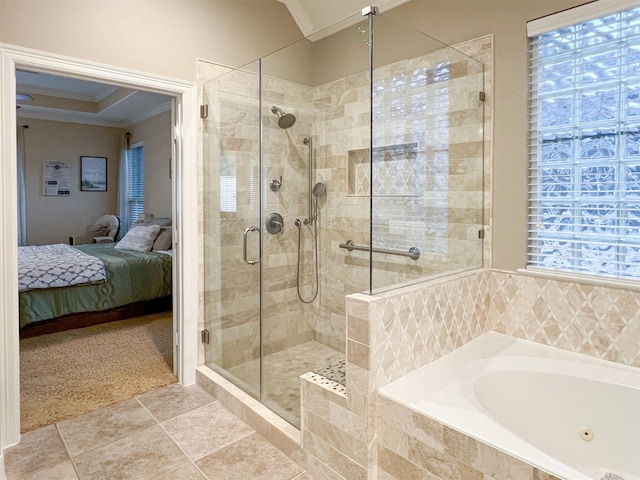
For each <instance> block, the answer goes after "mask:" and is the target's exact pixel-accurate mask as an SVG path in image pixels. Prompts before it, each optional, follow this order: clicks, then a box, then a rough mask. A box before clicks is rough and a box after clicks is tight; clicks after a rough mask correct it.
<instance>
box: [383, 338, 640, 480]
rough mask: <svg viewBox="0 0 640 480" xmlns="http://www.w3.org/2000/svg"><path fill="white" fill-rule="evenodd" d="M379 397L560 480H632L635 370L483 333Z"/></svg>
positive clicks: (639, 459) (638, 440)
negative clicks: (620, 479) (403, 406)
mask: <svg viewBox="0 0 640 480" xmlns="http://www.w3.org/2000/svg"><path fill="white" fill-rule="evenodd" d="M379 393H380V395H382V396H384V397H386V398H388V399H390V400H392V401H394V402H396V403H399V404H402V405H405V406H407V407H408V408H410V409H412V410H413V411H416V412H418V413H420V414H423V415H425V416H427V417H430V418H432V419H434V420H437V421H438V422H440V423H442V424H444V425H447V426H449V427H451V428H453V429H455V430H458V431H460V432H462V433H464V434H466V435H468V436H470V437H473V438H475V439H476V440H479V441H481V442H484V443H486V444H488V445H490V446H492V447H494V448H496V449H499V450H501V451H503V452H505V453H507V454H509V455H511V456H513V457H516V458H518V459H520V460H522V461H524V462H526V463H528V464H530V465H533V466H535V467H537V468H539V469H540V470H543V471H545V472H547V473H550V474H552V475H555V476H556V477H559V478H561V479H566V480H594V479H595V480H600V479H602V478H604V477H605V476H607V477H608V478H622V479H624V480H640V368H634V367H630V366H626V365H622V364H617V363H614V362H607V361H604V360H600V359H597V358H593V357H590V356H587V355H581V354H576V353H572V352H567V351H564V350H560V349H557V348H553V347H548V346H546V345H542V344H538V343H534V342H528V341H526V340H521V339H516V338H513V337H509V336H506V335H502V334H499V333H495V332H489V333H487V334H484V335H482V336H481V337H478V338H477V339H475V340H473V341H471V342H469V343H467V344H466V345H464V346H462V347H461V348H458V349H457V350H455V351H453V352H451V353H449V354H448V355H445V356H443V357H441V358H439V359H438V360H435V361H433V362H431V363H429V364H428V365H425V366H423V367H421V368H419V369H418V370H415V371H413V372H411V373H409V374H407V375H405V376H404V377H402V378H400V379H398V380H396V381H395V382H392V383H390V384H388V385H386V386H384V387H382V388H381V389H380V392H379ZM607 474H609V475H607ZM616 476H617V477H616Z"/></svg>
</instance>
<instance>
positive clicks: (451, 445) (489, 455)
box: [444, 427, 533, 480]
mask: <svg viewBox="0 0 640 480" xmlns="http://www.w3.org/2000/svg"><path fill="white" fill-rule="evenodd" d="M444 451H445V452H446V453H448V454H449V455H451V456H452V457H454V458H457V459H460V460H461V461H463V462H464V463H466V464H467V465H470V466H472V467H473V468H475V469H477V470H479V471H481V472H484V473H486V474H488V475H491V476H492V477H493V478H494V479H495V480H512V479H514V478H523V479H528V478H532V477H533V467H532V466H531V465H528V464H526V463H524V462H521V461H519V460H517V459H515V458H514V457H512V456H511V455H507V454H505V453H503V452H501V451H499V450H496V449H495V448H492V447H490V446H488V445H487V444H485V443H483V442H480V441H477V440H474V439H473V438H471V437H469V436H467V435H465V434H463V433H460V432H457V431H456V430H453V429H451V428H449V427H444Z"/></svg>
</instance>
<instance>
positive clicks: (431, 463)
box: [408, 437, 520, 480]
mask: <svg viewBox="0 0 640 480" xmlns="http://www.w3.org/2000/svg"><path fill="white" fill-rule="evenodd" d="M408 453H409V460H410V461H412V462H413V463H415V464H416V465H418V466H420V467H422V468H423V469H425V470H427V471H428V472H430V473H432V474H434V475H436V476H438V477H440V478H443V479H444V478H446V479H447V480H482V477H483V475H482V473H481V472H480V471H478V470H476V469H474V468H471V467H470V466H469V465H467V464H466V463H464V462H462V461H460V460H459V459H457V458H456V457H453V456H450V455H447V454H445V453H442V452H440V451H438V450H437V449H435V448H433V447H430V446H429V445H427V444H425V443H422V442H420V441H419V440H416V439H415V438H412V437H409V452H408ZM512 478H520V477H512Z"/></svg>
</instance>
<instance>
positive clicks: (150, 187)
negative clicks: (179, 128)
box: [127, 111, 171, 217]
mask: <svg viewBox="0 0 640 480" xmlns="http://www.w3.org/2000/svg"><path fill="white" fill-rule="evenodd" d="M127 131H128V132H131V144H134V143H138V142H142V143H143V144H144V211H145V213H152V214H153V215H154V216H156V217H171V177H170V176H169V162H170V160H171V111H166V112H164V113H161V114H159V115H155V116H153V117H151V118H149V119H147V120H145V121H143V122H141V123H139V124H137V125H134V126H133V127H130V128H128V129H127Z"/></svg>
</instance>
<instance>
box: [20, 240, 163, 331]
mask: <svg viewBox="0 0 640 480" xmlns="http://www.w3.org/2000/svg"><path fill="white" fill-rule="evenodd" d="M115 245H116V244H115V243H111V244H88V245H77V246H74V247H68V248H74V249H77V250H79V251H81V252H84V253H86V254H88V255H90V256H92V257H97V258H98V259H100V260H102V263H103V264H104V273H105V276H106V279H105V280H96V283H89V284H81V285H72V286H64V287H54V288H33V289H27V290H26V291H21V292H20V294H19V296H20V336H21V338H27V337H31V336H36V335H41V334H43V333H51V332H54V331H62V330H67V329H70V328H80V327H84V326H88V325H94V324H96V323H103V322H105V321H113V320H120V319H123V318H128V317H132V316H136V315H142V314H145V313H151V312H155V311H163V310H168V309H170V308H171V270H172V257H171V251H170V250H169V251H149V252H138V251H133V250H123V249H117V248H115ZM20 248H22V247H20Z"/></svg>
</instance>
